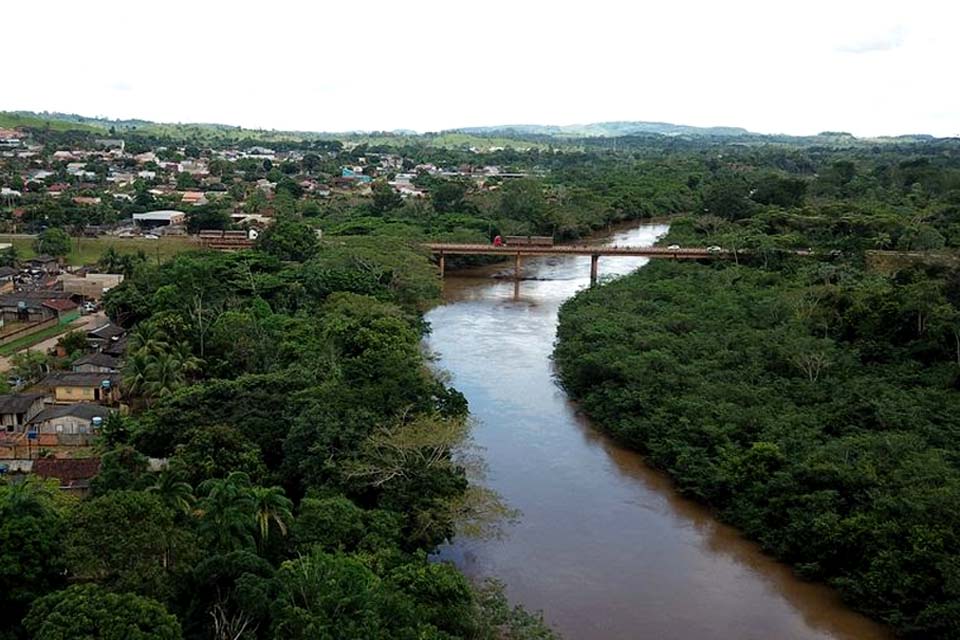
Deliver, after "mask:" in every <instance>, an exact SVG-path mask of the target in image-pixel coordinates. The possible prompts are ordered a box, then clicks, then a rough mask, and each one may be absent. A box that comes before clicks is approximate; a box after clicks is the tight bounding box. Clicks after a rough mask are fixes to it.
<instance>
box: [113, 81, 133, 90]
mask: <svg viewBox="0 0 960 640" xmlns="http://www.w3.org/2000/svg"><path fill="white" fill-rule="evenodd" d="M110 90H111V91H133V85H132V84H130V83H129V82H126V81H125V80H118V81H117V82H114V83H113V84H111V85H110Z"/></svg>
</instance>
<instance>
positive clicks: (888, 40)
mask: <svg viewBox="0 0 960 640" xmlns="http://www.w3.org/2000/svg"><path fill="white" fill-rule="evenodd" d="M906 41H907V30H906V29H905V28H904V27H903V26H897V27H894V28H892V29H889V30H887V31H884V32H883V33H874V34H871V35H868V36H866V37H864V38H860V39H858V40H854V41H852V42H847V43H844V44H841V45H838V46H837V47H836V51H839V52H841V53H874V52H877V51H892V50H893V49H899V48H900V47H902V46H903V45H904V43H905V42H906Z"/></svg>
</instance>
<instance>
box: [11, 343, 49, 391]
mask: <svg viewBox="0 0 960 640" xmlns="http://www.w3.org/2000/svg"><path fill="white" fill-rule="evenodd" d="M10 364H11V365H12V369H11V371H12V372H13V375H14V376H16V377H18V378H20V379H22V380H23V381H25V382H26V383H28V384H30V383H33V382H36V381H37V380H39V379H40V378H42V377H43V376H45V375H46V374H47V372H48V371H49V370H50V358H49V356H47V355H46V354H44V353H42V352H40V351H34V350H30V349H28V350H27V351H21V352H19V353H17V354H15V355H14V356H13V357H12V358H11V359H10Z"/></svg>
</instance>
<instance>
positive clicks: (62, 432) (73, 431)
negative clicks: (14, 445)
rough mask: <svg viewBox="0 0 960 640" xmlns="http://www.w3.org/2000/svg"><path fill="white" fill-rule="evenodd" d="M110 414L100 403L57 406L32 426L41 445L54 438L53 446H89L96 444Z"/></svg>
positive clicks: (39, 416) (32, 422)
mask: <svg viewBox="0 0 960 640" xmlns="http://www.w3.org/2000/svg"><path fill="white" fill-rule="evenodd" d="M109 415H110V410H109V409H107V408H106V407H103V406H101V405H99V404H88V403H80V404H62V405H53V406H49V407H47V408H46V409H44V410H43V411H41V412H40V413H38V414H37V415H36V416H34V417H33V419H32V420H31V421H30V422H29V425H28V427H29V430H30V431H36V432H37V434H38V440H40V441H41V442H42V441H44V440H47V439H52V440H53V441H54V442H53V444H52V445H50V446H68V447H70V446H74V447H86V446H90V445H91V444H93V440H94V438H95V437H96V436H97V434H98V433H99V431H100V426H101V425H102V424H103V421H104V420H106V419H107V417H108V416H109ZM50 436H52V438H50Z"/></svg>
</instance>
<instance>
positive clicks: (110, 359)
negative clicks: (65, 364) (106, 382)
mask: <svg viewBox="0 0 960 640" xmlns="http://www.w3.org/2000/svg"><path fill="white" fill-rule="evenodd" d="M85 364H90V365H93V366H95V367H110V368H111V369H118V368H119V367H120V359H119V358H117V357H115V356H112V355H110V354H108V353H88V354H87V355H85V356H83V357H81V358H77V359H76V360H75V361H74V363H73V366H75V367H77V366H81V365H85Z"/></svg>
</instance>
